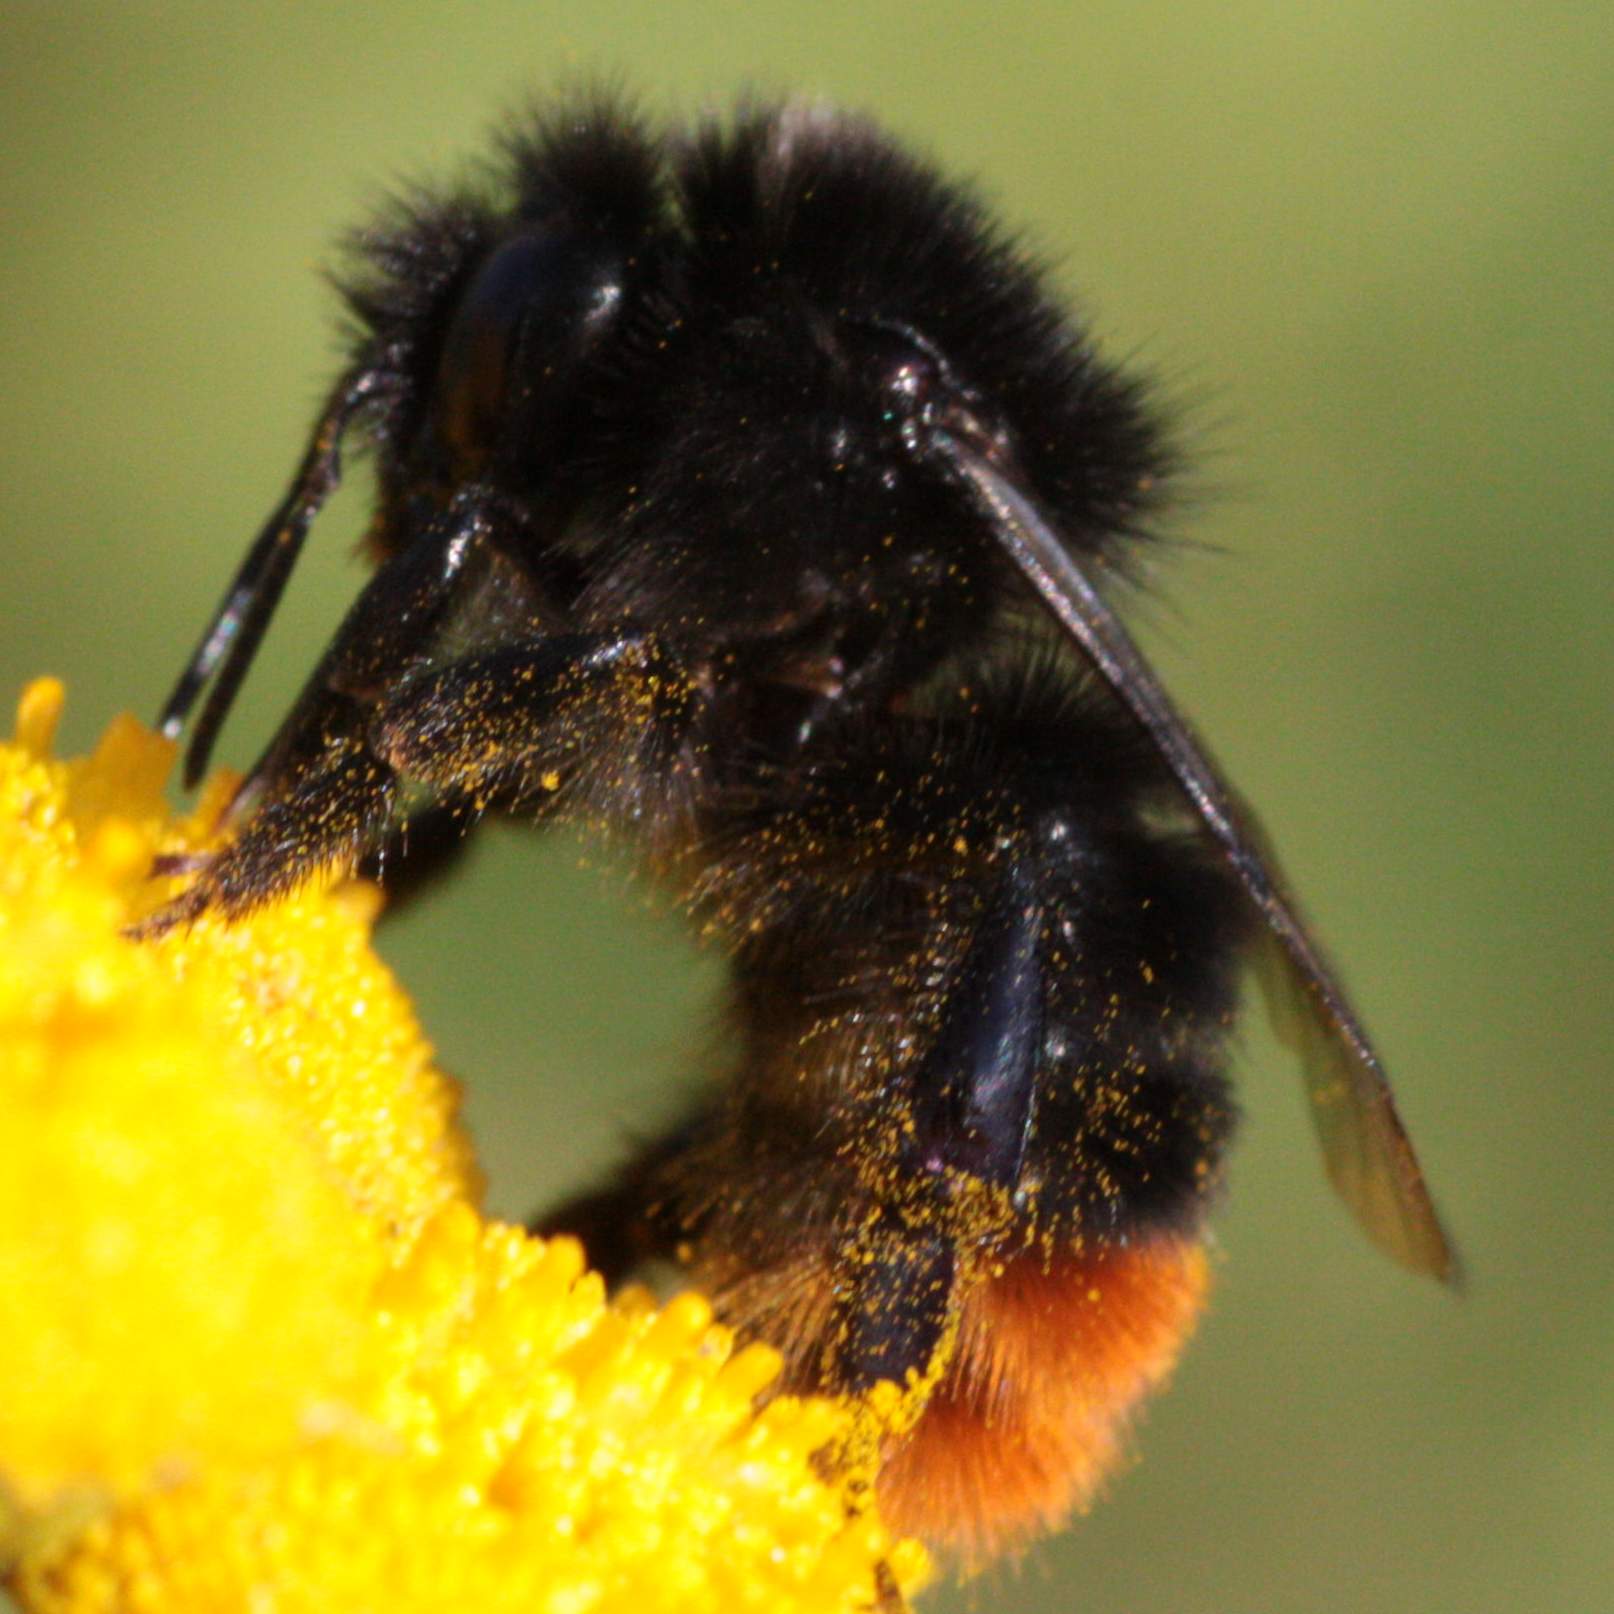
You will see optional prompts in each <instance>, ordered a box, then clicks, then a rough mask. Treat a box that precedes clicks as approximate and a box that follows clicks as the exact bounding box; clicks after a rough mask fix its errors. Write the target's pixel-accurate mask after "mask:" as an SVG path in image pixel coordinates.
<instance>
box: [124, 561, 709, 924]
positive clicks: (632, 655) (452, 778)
mask: <svg viewBox="0 0 1614 1614" xmlns="http://www.w3.org/2000/svg"><path fill="white" fill-rule="evenodd" d="M407 558H408V557H401V559H407ZM394 564H395V565H396V564H397V563H394ZM392 570H393V568H392V567H388V568H386V569H385V573H384V575H385V574H390V573H391V572H392ZM380 581H381V579H380V578H378V579H377V583H373V584H372V585H371V590H370V591H367V593H366V596H365V597H364V598H363V599H361V601H360V603H359V605H358V606H357V607H355V612H354V617H353V618H350V622H349V626H348V628H346V629H344V633H343V636H342V639H341V640H340V641H339V643H338V645H337V646H336V647H335V648H334V649H333V650H332V651H331V653H330V655H329V656H328V657H327V658H326V664H325V665H324V667H323V668H322V669H321V676H320V678H319V679H318V680H317V681H316V682H315V683H314V684H312V685H310V688H309V690H308V691H307V692H306V693H305V695H304V697H303V699H302V701H300V702H299V703H298V710H297V712H296V713H294V721H293V722H292V723H291V724H289V725H288V726H287V729H286V730H285V731H283V734H282V737H281V738H280V739H279V740H277V741H276V743H275V745H274V746H273V747H271V750H270V753H269V755H268V758H267V759H266V762H265V763H264V765H263V766H262V768H260V770H259V772H258V774H257V775H255V778H254V781H253V786H252V788H253V789H254V790H260V791H261V790H264V789H271V790H272V792H273V793H272V794H270V795H269V797H268V799H267V800H265V801H263V803H262V805H261V806H259V807H258V808H257V810H256V811H255V812H253V813H252V815H251V817H249V818H248V819H247V821H246V823H245V824H244V826H243V827H242V830H241V832H240V834H239V835H238V836H237V838H236V839H235V841H234V842H233V843H232V844H231V845H229V846H228V847H226V848H225V850H224V851H223V852H221V853H220V854H219V855H218V856H217V857H216V858H214V859H212V860H211V861H210V862H208V863H207V864H206V865H205V866H204V867H203V869H202V871H201V873H200V874H199V876H198V878H197V880H196V881H195V883H194V884H193V885H192V886H191V887H190V889H189V890H187V891H186V892H185V893H184V894H183V895H182V896H181V897H179V898H177V899H176V900H175V901H174V902H172V903H170V904H169V905H168V906H167V907H166V908H163V909H161V910H160V911H159V912H158V913H156V914H155V915H153V917H152V918H151V919H150V920H149V921H148V922H147V924H146V925H145V926H144V927H143V933H144V934H160V933H161V932H162V931H164V930H167V929H169V928H171V927H172V926H173V925H175V924H178V923H182V922H184V921H186V920H188V919H191V918H194V917H195V916H196V915H198V914H200V913H202V912H204V911H206V910H207V909H210V908H212V909H217V910H219V911H220V912H222V913H224V914H225V915H227V916H231V917H233V916H236V915H239V914H243V913H246V912H248V911H250V910H251V909H253V908H255V907H258V906H259V905H261V904H262V903H264V902H266V901H269V900H270V899H271V898H273V897H276V896H279V895H282V894H284V893H285V892H287V891H289V890H291V889H292V888H293V887H295V886H297V885H298V884H300V883H301V882H302V881H304V880H306V879H307V878H308V877H309V876H310V875H312V874H314V873H316V872H317V871H319V870H321V869H332V868H351V867H353V866H354V864H356V863H357V862H358V860H359V858H360V857H361V856H362V854H363V853H364V852H365V851H366V850H367V849H368V848H370V847H372V846H374V845H375V844H376V842H377V840H378V839H379V837H380V836H381V835H382V834H383V833H384V831H385V828H386V825H387V823H388V822H389V820H390V818H391V816H392V813H393V811H394V809H395V808H396V806H397V804H398V801H399V798H400V795H401V793H402V789H403V786H404V784H405V783H406V782H410V783H415V784H419V785H424V786H427V787H430V788H433V789H438V790H442V791H446V792H448V793H449V794H450V795H451V796H452V797H453V799H454V800H455V801H456V802H459V803H462V804H464V806H465V808H466V810H467V811H471V812H481V811H483V810H484V809H486V808H488V807H530V806H533V805H537V806H539V807H540V808H541V809H542V808H545V807H547V806H549V805H552V804H553V803H554V802H555V801H556V799H557V798H558V797H559V796H560V794H561V792H562V790H563V787H570V786H571V785H573V784H574V783H577V782H579V780H581V782H582V783H583V784H584V786H585V793H591V794H592V802H591V804H592V805H593V806H594V807H595V808H597V809H599V810H602V811H606V812H609V811H612V810H613V807H614V808H615V809H617V810H621V811H623V812H627V813H631V812H632V811H633V808H634V804H635V802H636V801H637V800H639V799H642V798H647V797H649V796H651V795H654V794H656V793H657V792H656V789H655V787H656V785H657V782H658V777H659V775H657V770H658V768H659V766H660V759H661V758H662V755H663V752H664V748H665V747H666V746H667V745H668V744H672V745H676V744H677V743H678V741H679V739H680V737H681V733H682V719H683V718H684V717H686V716H687V713H688V710H689V706H690V701H691V698H692V693H693V685H692V683H691V682H690V680H689V679H688V678H687V677H686V676H684V675H683V674H682V673H681V672H680V670H679V669H678V666H677V664H676V663H675V661H674V660H673V659H672V658H671V657H670V656H669V655H668V654H667V653H666V652H664V651H663V650H662V648H661V647H660V646H659V644H658V643H657V642H656V641H654V640H652V639H651V638H650V637H649V636H647V635H645V634H642V633H622V634H616V635H610V634H555V635H550V636H547V637H543V638H534V639H527V640H518V641H517V642H516V643H515V644H512V645H509V646H507V647H506V648H505V649H502V650H497V651H490V652H488V653H486V654H484V655H479V656H471V657H467V658H466V659H465V660H462V661H457V662H450V663H449V664H448V665H447V666H443V667H432V666H430V665H429V664H425V663H424V662H422V664H421V666H420V667H419V668H418V669H417V670H416V671H415V672H414V673H412V674H410V673H408V672H405V673H404V674H403V675H402V676H400V677H396V678H395V679H394V681H393V682H392V683H391V684H390V685H389V684H387V682H386V662H385V660H384V659H382V658H383V657H384V655H385V654H386V652H385V650H384V648H383V646H382V644H381V639H382V637H383V635H382V634H380V632H379V631H378V632H376V633H375V634H372V633H371V632H370V631H369V629H370V628H371V626H372V622H373V623H374V625H375V627H376V628H377V629H378V630H379V627H380V625H381V619H382V618H383V616H384V614H385V607H386V604H387V603H388V602H389V601H390V603H391V604H392V605H393V606H395V607H397V608H400V609H401V608H403V607H404V606H406V605H407V603H408V601H409V599H410V598H411V597H412V596H411V594H410V592H409V590H408V589H407V587H404V586H401V585H397V584H394V583H392V582H389V584H388V587H387V589H385V590H383V591H381V592H380V593H376V592H374V591H376V589H377V584H379V583H380ZM436 605H437V600H436V597H435V596H433V595H431V594H429V593H428V594H427V595H426V597H425V600H424V603H423V607H422V614H423V615H424V614H427V613H428V612H429V611H430V610H431V608H433V607H435V606H436ZM436 614H437V615H438V616H439V617H440V616H441V615H442V614H443V613H442V611H441V610H438V611H437V613H436ZM355 619H356V620H355ZM406 625H407V624H406ZM405 665H406V666H407V663H406V664H405ZM372 685H378V686H379V687H371V686H372ZM636 768H637V769H643V770H645V771H644V773H643V775H642V777H641V776H640V774H638V773H636V771H635V770H636ZM653 776H655V777H653Z"/></svg>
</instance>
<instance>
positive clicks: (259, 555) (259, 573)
mask: <svg viewBox="0 0 1614 1614" xmlns="http://www.w3.org/2000/svg"><path fill="white" fill-rule="evenodd" d="M379 382H380V377H379V375H378V373H377V371H376V370H375V369H374V367H373V366H371V365H369V364H363V365H359V366H356V367H355V368H354V369H352V370H349V371H348V372H347V373H346V374H345V375H344V376H343V377H342V379H341V380H340V381H339V382H338V383H337V384H336V387H335V388H334V390H333V391H332V393H331V396H330V398H329V400H328V401H327V402H326V405H325V408H324V410H323V411H322V412H321V414H320V417H319V422H318V424H317V425H316V426H315V428H314V435H313V437H312V439H311V440H310V442H309V445H308V448H307V450H306V451H305V452H304V455H303V462H302V464H301V466H299V467H298V471H297V475H296V477H295V478H294V480H293V481H292V484H291V487H290V488H289V489H288V490H287V493H286V496H285V497H284V498H283V499H282V500H281V502H280V504H279V505H278V506H277V507H276V509H275V511H274V514H273V515H271V516H270V517H269V519H268V521H266V522H265V523H264V525H263V527H262V529H261V530H260V531H259V533H258V536H257V537H256V538H255V539H253V541H252V545H251V547H250V548H249V549H248V550H247V552H246V554H245V556H244V557H243V558H242V561H241V565H240V567H239V568H238V569H237V571H236V574H235V577H234V578H233V579H232V580H231V583H230V586H229V587H228V588H227V589H226V590H225V591H224V598H223V599H222V600H220V601H219V605H218V609H217V610H216V611H215V612H214V613H213V619H212V621H211V622H209V624H208V626H207V630H206V632H204V633H203V635H202V637H201V639H200V640H199V641H198V642H197V646H196V649H195V650H194V651H193V652H192V653H191V659H190V661H189V662H188V663H186V666H185V670H184V672H182V673H181V674H180V677H179V682H178V683H177V684H175V686H174V692H173V693H172V694H171V695H170V696H169V697H168V701H167V704H166V705H165V706H164V707H163V709H162V715H161V716H160V717H159V718H158V719H157V727H158V729H159V730H160V731H161V732H162V734H163V736H164V738H166V739H170V740H174V739H178V738H179V735H180V731H181V730H182V729H183V728H184V726H185V719H186V717H187V716H188V715H189V714H190V710H191V708H192V707H193V706H194V705H195V704H196V697H197V696H198V695H200V694H201V692H202V690H203V688H204V687H205V685H206V684H207V681H208V679H210V678H211V677H212V676H213V674H214V672H215V671H217V672H218V682H217V683H215V684H214V685H213V688H212V691H211V692H210V694H209V695H208V698H207V704H206V705H205V706H204V707H203V708H202V716H201V719H200V720H199V721H198V723H197V725H196V729H195V732H194V733H193V734H192V735H191V742H190V745H189V747H188V748H187V749H186V752H185V774H184V778H185V785H186V788H187V789H189V788H190V787H191V786H192V785H194V784H195V783H196V781H197V780H198V779H200V778H201V776H202V774H203V772H204V771H205V770H206V768H207V764H208V759H209V758H210V757H211V756H212V754H213V745H214V742H215V741H216V740H217V739H218V735H219V730H220V729H221V728H222V727H223V726H224V720H225V718H226V717H227V716H228V715H229V711H230V707H231V706H232V705H233V704H234V701H235V697H236V693H237V691H238V690H239V689H240V687H241V681H242V680H243V679H244V678H245V677H246V674H247V669H248V668H249V667H250V666H251V665H252V658H253V656H254V655H255V654H256V653H257V649H258V645H259V643H260V642H261V641H262V639H263V635H264V631H265V630H266V629H267V628H268V626H269V620H270V618H271V617H273V615H274V614H275V607H276V606H277V605H279V603H280V596H281V595H282V593H284V592H285V588H286V581H287V579H288V578H289V577H290V576H291V570H292V567H293V566H295V565H296V563H297V556H298V554H299V553H300V552H301V550H302V547H303V540H304V539H305V538H306V537H307V536H308V529H309V527H310V526H312V525H313V522H314V518H315V516H317V515H318V514H319V512H320V509H321V507H322V506H323V505H324V503H325V501H326V500H327V499H328V498H329V497H330V496H331V494H332V493H333V492H335V490H336V488H337V487H338V486H339V485H340V483H341V480H342V461H341V445H342V437H343V435H344V434H345V433H346V431H347V428H348V427H349V425H351V424H352V420H353V416H354V414H355V413H356V412H357V411H358V409H359V408H360V407H361V406H362V405H363V404H365V403H367V402H368V401H369V400H370V399H371V398H372V397H373V396H374V394H375V392H376V389H377V387H378V385H379ZM221 662H222V664H223V665H222V667H221V666H220V663H221Z"/></svg>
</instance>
